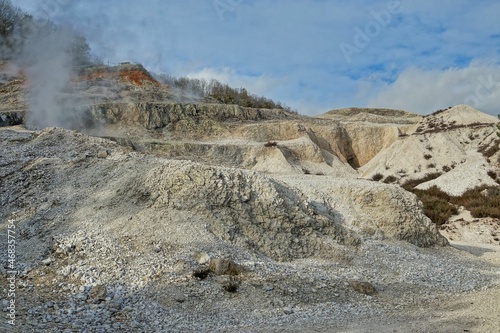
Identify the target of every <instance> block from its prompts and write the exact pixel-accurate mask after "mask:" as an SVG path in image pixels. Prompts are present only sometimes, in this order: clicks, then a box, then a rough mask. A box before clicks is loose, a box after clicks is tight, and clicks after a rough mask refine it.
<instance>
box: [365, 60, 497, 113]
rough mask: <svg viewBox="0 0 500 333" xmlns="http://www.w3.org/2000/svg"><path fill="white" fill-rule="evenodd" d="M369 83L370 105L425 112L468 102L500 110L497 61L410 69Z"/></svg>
mask: <svg viewBox="0 0 500 333" xmlns="http://www.w3.org/2000/svg"><path fill="white" fill-rule="evenodd" d="M369 84H370V86H371V88H372V89H373V90H372V93H373V92H374V94H373V95H372V97H371V98H369V99H368V102H367V103H366V105H367V106H369V107H390V108H396V109H403V110H407V111H413V112H417V113H421V114H427V113H430V112H433V111H435V110H437V109H441V108H445V107H448V106H453V105H457V104H468V105H470V106H472V107H475V108H477V109H479V110H481V111H483V112H487V113H490V114H493V115H496V114H498V113H499V112H500V66H499V65H496V64H491V63H489V64H488V63H481V62H474V63H472V64H471V65H470V66H468V67H466V68H461V69H457V68H450V69H446V70H421V69H417V68H409V69H406V70H405V71H403V72H402V73H401V74H400V75H399V76H398V78H397V79H396V80H395V81H394V82H393V83H391V84H387V85H384V86H381V85H379V86H378V87H377V83H373V82H371V83H369ZM365 85H366V82H365ZM366 91H367V90H366V87H365V88H364V92H365V93H366Z"/></svg>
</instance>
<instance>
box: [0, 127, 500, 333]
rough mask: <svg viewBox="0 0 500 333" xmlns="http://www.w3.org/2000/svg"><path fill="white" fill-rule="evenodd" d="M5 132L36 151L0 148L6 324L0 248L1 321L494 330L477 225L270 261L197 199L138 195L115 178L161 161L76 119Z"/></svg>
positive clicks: (492, 267)
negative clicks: (212, 222) (181, 204)
mask: <svg viewBox="0 0 500 333" xmlns="http://www.w3.org/2000/svg"><path fill="white" fill-rule="evenodd" d="M8 131H9V130H2V131H0V132H1V133H0V134H1V135H2V140H3V139H6V140H9V142H10V144H14V143H13V142H17V143H16V144H18V145H20V146H23V145H24V144H28V143H32V144H36V145H35V148H36V154H38V155H33V154H35V150H29V149H24V150H23V149H20V150H19V151H14V152H12V151H10V152H9V154H6V155H4V156H2V158H1V159H0V162H1V168H0V172H1V175H2V191H1V192H0V200H1V203H2V210H1V211H0V213H1V214H0V215H1V218H2V221H1V225H0V233H1V239H0V241H1V242H2V244H7V241H8V230H9V225H14V226H15V227H16V228H15V230H16V234H15V235H16V240H17V243H16V245H17V247H16V262H15V270H18V271H19V274H18V275H16V276H15V278H16V297H15V301H16V303H15V304H16V321H15V323H16V325H15V326H11V325H9V324H8V323H7V320H6V319H7V318H8V317H7V315H8V314H9V312H8V311H9V310H8V306H9V304H10V303H9V302H10V299H11V297H10V296H8V292H9V290H10V286H9V280H8V278H9V277H11V274H10V273H9V271H10V270H11V269H10V268H9V264H10V263H9V261H8V257H7V255H2V256H1V265H0V266H1V267H0V275H1V276H0V288H1V289H2V298H1V300H0V301H1V302H2V308H3V311H4V312H3V313H4V318H3V320H2V321H0V328H1V329H2V330H5V331H12V332H89V333H90V332H293V331H297V332H299V331H300V332H304V331H311V332H314V331H316V332H373V331H382V332H383V331H395V332H429V331H431V332H457V331H467V330H468V331H470V332H488V331H491V332H495V330H494V329H495V328H497V327H499V326H498V325H497V324H498V323H499V320H498V316H497V313H498V311H496V309H498V298H499V297H498V295H499V292H498V291H499V288H500V270H499V267H500V262H499V261H498V258H499V257H500V256H498V251H499V247H500V246H499V245H498V244H496V243H489V244H488V246H486V245H484V244H483V242H484V241H485V240H484V239H483V238H480V239H479V238H478V239H476V238H473V237H472V236H471V235H473V234H474V233H473V232H468V233H467V238H465V237H463V238H461V239H460V241H461V242H462V243H460V244H455V243H452V246H446V247H431V248H420V247H417V246H415V245H412V244H410V243H407V242H404V241H397V240H389V239H382V238H363V239H362V242H361V243H360V244H357V245H355V246H345V247H342V248H343V249H344V250H343V252H342V251H340V252H336V253H335V256H334V258H329V257H325V256H322V257H310V258H305V259H300V260H292V261H284V262H279V261H276V260H273V259H271V258H270V257H269V256H264V255H263V254H261V253H259V252H257V251H253V250H251V248H249V247H245V246H242V245H241V244H239V243H237V242H232V243H231V242H228V241H224V240H222V239H221V238H219V237H216V236H215V235H214V234H213V233H211V232H209V230H208V229H207V219H206V217H204V216H203V215H200V214H196V212H195V211H190V210H182V209H157V208H155V207H153V206H151V205H150V203H149V201H148V200H146V199H144V198H143V197H141V196H133V197H129V196H128V192H126V191H125V190H123V191H121V192H120V191H118V192H117V191H116V190H115V189H116V188H125V189H126V188H127V186H132V185H134V184H135V183H134V181H135V180H134V179H131V180H129V182H128V183H126V184H121V183H119V181H120V179H121V178H120V177H121V176H122V173H123V172H125V173H130V174H131V175H136V174H137V172H138V170H137V168H138V167H140V166H145V165H146V166H147V165H148V164H147V163H153V164H154V163H159V162H160V160H154V159H151V158H149V157H147V156H144V155H141V154H136V153H132V152H127V151H123V150H121V148H119V147H118V146H116V145H114V144H113V143H111V142H109V141H107V140H103V139H98V138H90V137H85V136H82V135H81V134H78V133H75V132H69V133H70V134H68V132H62V131H55V132H54V131H53V132H50V131H46V132H43V133H42V134H43V135H41V136H38V139H37V141H34V139H33V138H34V136H35V135H34V134H33V133H32V132H29V131H23V130H16V131H11V132H8ZM37 135H38V134H37ZM68 136H73V139H71V140H68ZM58 137H59V138H62V139H64V140H63V142H64V144H65V145H66V146H68V147H62V146H60V147H61V148H60V151H59V152H54V151H53V146H52V147H49V145H48V141H47V140H51V141H50V142H51V144H54V140H56V141H57V138H58ZM62 139H61V140H62ZM44 140H45V141H44ZM71 145H74V147H73V146H71ZM4 148H5V146H4V147H2V149H4ZM107 150H111V155H109V153H108V152H107ZM2 151H3V152H6V151H7V150H2ZM40 155H42V156H43V157H40ZM98 156H101V157H98ZM103 161H105V162H103ZM186 163H187V162H186ZM123 170H128V171H123ZM139 171H140V170H139ZM318 177H320V176H318ZM311 179H317V178H315V177H314V176H312V178H311ZM320 179H321V181H323V180H324V179H327V178H321V177H320ZM301 181H303V180H301ZM115 185H116V186H117V187H115ZM118 185H119V186H118ZM122 185H126V186H122ZM303 190H304V191H306V189H303ZM134 195H136V192H134ZM489 223H490V225H491V226H497V225H498V223H499V221H498V220H493V221H489ZM457 228H460V225H458V226H457ZM459 230H465V229H459ZM3 249H4V251H6V249H7V247H6V246H3ZM337 249H338V247H337ZM481 249H483V250H481ZM493 254H496V255H493ZM485 256H486V257H487V258H488V260H484V258H485ZM471 303H474V304H475V305H478V307H477V308H476V306H475V305H474V306H473V304H471ZM457 316H458V317H457ZM476 318H479V319H476Z"/></svg>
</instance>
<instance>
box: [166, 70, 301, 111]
mask: <svg viewBox="0 0 500 333" xmlns="http://www.w3.org/2000/svg"><path fill="white" fill-rule="evenodd" d="M158 79H159V80H160V81H162V82H163V83H165V84H168V85H169V86H171V87H174V88H176V89H178V90H179V91H180V92H181V93H182V94H184V95H188V96H189V95H191V96H193V97H202V98H210V99H214V100H216V101H218V102H220V103H223V104H236V105H240V106H243V107H252V108H263V109H282V110H286V111H288V112H294V113H296V111H294V110H292V109H291V108H290V107H288V106H286V105H284V104H282V103H281V102H275V101H273V100H271V99H269V98H266V97H263V96H257V95H255V94H250V93H248V91H247V90H246V89H245V88H239V89H238V88H232V87H230V86H229V85H228V84H225V83H222V82H219V81H217V80H215V79H212V80H205V79H197V78H187V77H180V78H178V77H174V76H170V75H160V76H159V78H158Z"/></svg>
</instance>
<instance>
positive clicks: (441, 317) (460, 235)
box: [321, 214, 500, 333]
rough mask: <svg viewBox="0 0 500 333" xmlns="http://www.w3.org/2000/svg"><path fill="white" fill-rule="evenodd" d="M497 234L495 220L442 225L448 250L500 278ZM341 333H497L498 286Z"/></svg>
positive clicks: (498, 226)
mask: <svg viewBox="0 0 500 333" xmlns="http://www.w3.org/2000/svg"><path fill="white" fill-rule="evenodd" d="M465 215H466V214H465ZM499 230H500V220H498V219H496V220H495V219H483V220H474V219H471V218H465V219H462V218H459V219H458V221H454V222H452V223H450V224H448V225H446V226H445V227H444V228H443V230H442V233H443V234H444V235H445V236H446V237H447V238H448V239H449V240H450V244H451V246H453V247H455V248H456V249H459V250H461V251H464V254H465V252H468V253H470V254H472V255H473V256H475V257H477V259H478V260H481V261H485V262H487V263H489V264H491V265H493V266H496V267H498V274H499V275H500V242H499V241H498V240H496V239H498V235H499V234H500V233H499ZM321 332H325V331H321ZM326 332H328V330H327V331H326ZM330 332H334V330H332V331H330ZM336 332H339V331H336ZM342 332H346V333H355V332H356V333H357V332H394V333H396V332H397V333H403V332H404V333H407V332H414V333H424V332H432V333H456V332H473V333H498V332H500V286H497V287H494V288H490V289H488V290H483V291H480V292H475V293H471V294H460V295H457V296H455V297H449V298H447V299H443V300H439V299H437V300H436V302H435V304H434V305H432V306H431V307H427V308H415V309H411V310H410V311H406V313H400V314H395V315H394V316H393V317H389V318H381V319H374V320H370V321H369V322H362V323H358V324H353V325H352V326H350V327H349V328H347V329H346V330H345V331H342Z"/></svg>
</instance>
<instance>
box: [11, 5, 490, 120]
mask: <svg viewBox="0 0 500 333" xmlns="http://www.w3.org/2000/svg"><path fill="white" fill-rule="evenodd" d="M13 2H14V3H15V4H16V5H18V6H20V7H21V8H23V9H25V10H27V11H29V12H30V13H33V14H35V15H38V16H41V17H47V18H50V19H52V20H55V21H57V22H64V23H68V24H71V25H73V26H74V27H75V28H76V29H77V30H79V31H80V32H81V33H83V34H84V35H85V36H86V37H87V39H88V40H89V42H90V44H91V46H92V48H93V50H94V52H95V53H96V54H97V55H98V56H99V57H101V58H102V59H103V60H104V61H109V62H111V63H117V62H121V61H134V62H139V63H142V64H143V65H144V66H145V67H146V68H147V69H149V70H151V71H154V72H157V73H167V74H171V75H176V76H191V77H205V78H216V79H218V80H220V81H223V82H226V83H229V84H230V85H232V86H235V87H246V88H247V89H248V90H249V91H250V92H253V93H255V94H258V95H264V96H266V97H270V98H273V99H275V100H280V101H282V102H284V103H285V104H287V105H289V106H291V107H293V108H296V109H298V111H299V112H301V113H303V114H318V113H322V112H326V111H328V110H331V109H334V108H341V107H350V106H358V107H365V106H368V107H390V108H400V109H404V110H407V111H412V112H417V113H422V114H425V113H430V112H432V111H435V110H436V109H439V108H444V107H448V106H450V105H456V104H463V103H466V104H469V105H472V106H474V107H476V108H478V109H479V110H482V111H485V112H488V113H491V114H495V115H496V114H498V113H499V112H500V110H499V109H500V58H499V55H500V20H498V15H499V14H500V2H498V1H494V0H483V1H477V2H472V1H465V0H453V1H452V0H442V1H440V2H439V3H438V4H437V2H433V1H425V0H423V1H416V0H401V1H392V0H391V1H374V0H372V1H367V0H350V1H347V0H330V1H328V0H295V1H284V0H168V1H165V0H144V1H130V0H108V1H102V0H85V1H83V0H73V1H70V0H18V1H15V0H14V1H13Z"/></svg>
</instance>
